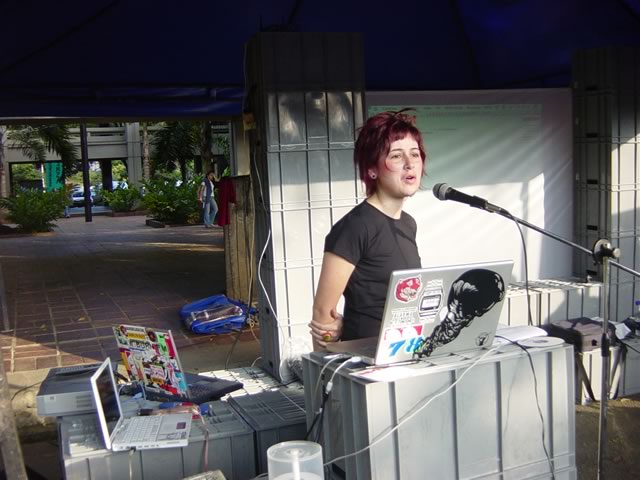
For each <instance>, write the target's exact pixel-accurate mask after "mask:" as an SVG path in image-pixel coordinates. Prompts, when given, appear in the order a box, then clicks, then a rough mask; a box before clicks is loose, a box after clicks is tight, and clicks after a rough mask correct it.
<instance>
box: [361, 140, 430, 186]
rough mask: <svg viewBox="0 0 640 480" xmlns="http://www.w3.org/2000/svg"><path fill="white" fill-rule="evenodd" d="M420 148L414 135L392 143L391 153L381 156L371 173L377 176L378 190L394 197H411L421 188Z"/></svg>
mask: <svg viewBox="0 0 640 480" xmlns="http://www.w3.org/2000/svg"><path fill="white" fill-rule="evenodd" d="M422 167H423V165H422V157H421V156H420V148H419V147H418V142H416V141H415V140H414V139H413V137H412V136H410V135H407V136H406V137H404V138H403V139H401V140H396V141H395V142H393V143H391V145H390V147H389V153H388V154H387V156H386V157H384V158H381V159H380V161H379V162H378V165H377V167H376V168H372V169H370V170H369V175H374V176H375V177H376V178H377V191H379V192H380V193H382V194H385V195H388V196H391V197H393V198H406V197H411V196H412V195H413V194H415V193H416V192H417V191H418V189H419V188H420V180H421V178H422Z"/></svg>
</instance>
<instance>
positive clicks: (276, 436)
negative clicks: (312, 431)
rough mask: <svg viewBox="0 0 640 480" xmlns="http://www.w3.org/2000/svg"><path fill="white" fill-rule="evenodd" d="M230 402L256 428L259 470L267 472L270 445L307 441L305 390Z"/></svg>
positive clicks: (267, 393) (265, 394) (269, 394)
mask: <svg viewBox="0 0 640 480" xmlns="http://www.w3.org/2000/svg"><path fill="white" fill-rule="evenodd" d="M228 403H229V405H231V406H232V407H233V408H234V409H235V410H236V411H237V412H238V413H239V414H240V415H241V416H242V418H243V419H244V420H245V421H246V422H247V423H248V424H249V425H250V426H251V428H253V430H254V431H255V448H256V451H255V457H256V460H257V471H258V473H265V472H266V471H267V468H268V461H267V449H268V448H269V447H270V446H272V445H275V444H277V443H280V442H285V441H288V440H304V436H305V435H306V433H307V419H306V412H305V403H304V390H297V389H296V390H288V389H282V390H277V391H274V392H263V393H258V394H256V395H247V396H244V397H233V398H230V399H229V402H228Z"/></svg>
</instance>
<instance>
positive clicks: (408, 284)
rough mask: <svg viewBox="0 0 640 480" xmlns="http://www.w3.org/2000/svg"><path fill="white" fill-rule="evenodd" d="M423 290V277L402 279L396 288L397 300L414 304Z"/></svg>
mask: <svg viewBox="0 0 640 480" xmlns="http://www.w3.org/2000/svg"><path fill="white" fill-rule="evenodd" d="M421 289H422V277H421V276H420V275H418V276H417V277H409V278H401V279H400V280H398V282H397V283H396V286H395V292H396V300H398V301H399V302H403V303H409V302H414V301H415V300H417V299H418V295H419V294H420V290H421Z"/></svg>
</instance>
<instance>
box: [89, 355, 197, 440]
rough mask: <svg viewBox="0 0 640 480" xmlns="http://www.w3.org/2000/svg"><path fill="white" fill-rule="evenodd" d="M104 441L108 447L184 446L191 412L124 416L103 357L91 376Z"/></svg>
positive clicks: (110, 371) (109, 370)
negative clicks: (102, 360)
mask: <svg viewBox="0 0 640 480" xmlns="http://www.w3.org/2000/svg"><path fill="white" fill-rule="evenodd" d="M91 389H92V391H93V396H94V400H95V404H96V410H97V412H98V421H99V423H100V430H101V431H102V437H103V439H104V444H105V446H106V447H107V449H109V450H113V451H121V450H130V449H132V448H135V449H138V450H145V449H150V448H170V447H185V446H187V445H188V443H189V432H190V431H191V414H189V413H180V414H168V415H149V416H144V417H131V418H124V417H123V415H122V406H121V405H120V398H119V396H118V390H117V388H116V382H115V379H114V377H113V371H112V370H111V359H109V358H107V359H106V360H105V361H104V362H102V365H100V368H98V370H96V372H95V373H94V374H93V376H92V377H91Z"/></svg>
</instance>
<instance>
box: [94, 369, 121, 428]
mask: <svg viewBox="0 0 640 480" xmlns="http://www.w3.org/2000/svg"><path fill="white" fill-rule="evenodd" d="M96 387H97V389H98V396H99V398H100V405H101V406H102V411H103V413H104V417H105V421H106V423H107V429H108V430H109V437H111V435H112V434H113V430H114V429H115V428H116V424H117V423H118V420H120V409H119V408H118V399H117V398H116V395H117V392H116V391H115V387H114V385H113V378H112V377H111V371H110V368H109V367H108V366H107V367H106V368H103V369H102V371H101V372H100V374H99V376H98V378H97V379H96Z"/></svg>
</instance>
